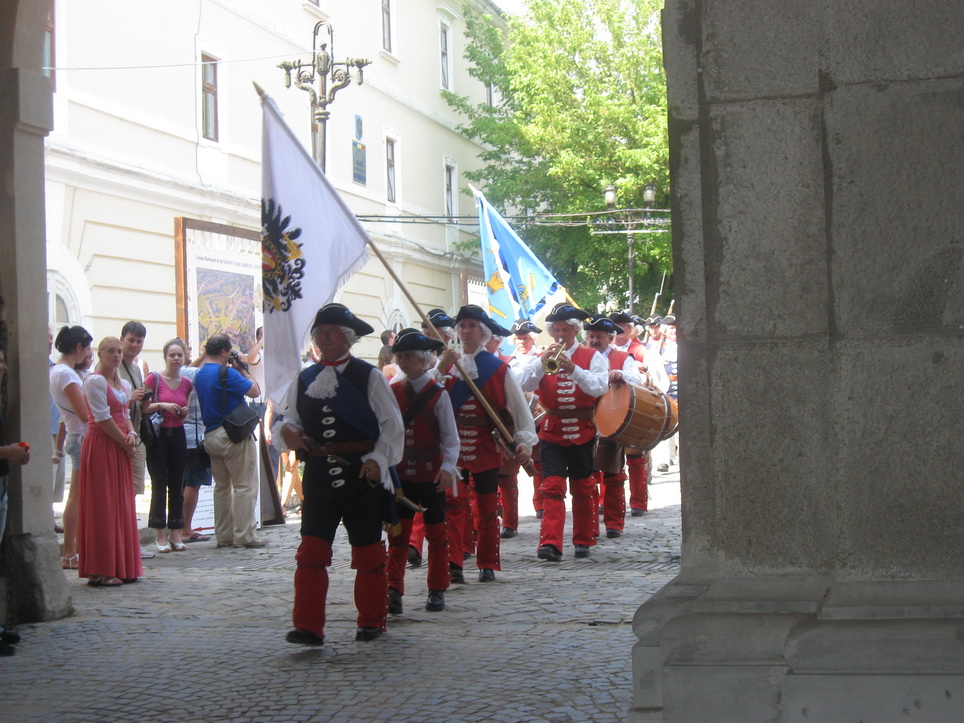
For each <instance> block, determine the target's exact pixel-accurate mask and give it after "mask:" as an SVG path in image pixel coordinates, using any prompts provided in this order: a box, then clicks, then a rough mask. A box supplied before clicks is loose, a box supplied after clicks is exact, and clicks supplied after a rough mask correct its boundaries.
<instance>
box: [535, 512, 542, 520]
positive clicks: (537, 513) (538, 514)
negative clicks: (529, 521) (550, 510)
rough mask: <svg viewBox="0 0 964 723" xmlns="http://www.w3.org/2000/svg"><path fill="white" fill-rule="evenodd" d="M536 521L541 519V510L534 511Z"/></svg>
mask: <svg viewBox="0 0 964 723" xmlns="http://www.w3.org/2000/svg"><path fill="white" fill-rule="evenodd" d="M536 519H537V520H541V519H542V510H536Z"/></svg>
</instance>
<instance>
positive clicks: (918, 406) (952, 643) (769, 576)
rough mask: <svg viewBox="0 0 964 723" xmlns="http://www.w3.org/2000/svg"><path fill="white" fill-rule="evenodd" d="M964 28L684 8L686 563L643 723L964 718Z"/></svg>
mask: <svg viewBox="0 0 964 723" xmlns="http://www.w3.org/2000/svg"><path fill="white" fill-rule="evenodd" d="M959 12H960V5H959V4H956V3H951V2H939V1H937V0H931V1H925V2H923V3H917V4H912V5H908V4H906V3H897V2H894V1H893V0H852V2H847V3H807V2H792V3H772V2H765V1H764V0H740V1H739V2H711V1H709V0H705V1H703V2H700V1H698V0H667V5H666V9H665V11H664V17H663V35H664V45H665V62H666V68H667V73H668V85H669V104H670V140H671V146H670V152H671V161H672V174H673V186H674V197H673V209H674V213H673V232H674V241H675V243H676V252H675V253H676V255H675V268H676V278H677V279H678V284H680V285H681V289H682V293H678V298H680V300H681V301H680V307H681V314H680V317H679V318H680V325H681V326H680V337H681V342H680V358H681V362H680V364H681V374H680V378H681V393H680V408H681V411H680V415H681V422H682V425H681V434H680V437H681V440H680V442H681V462H682V491H683V557H682V567H681V573H680V575H679V577H678V578H677V579H676V580H675V581H674V582H673V583H671V584H669V585H668V586H667V587H666V588H664V589H663V590H662V591H660V593H659V594H658V595H656V596H655V597H654V598H653V599H652V600H650V601H648V602H647V603H646V604H644V605H643V606H642V607H641V608H640V609H639V611H638V612H637V615H636V619H635V625H634V627H635V632H636V635H637V637H638V638H639V642H638V643H637V644H636V646H635V647H634V649H633V669H634V703H633V709H632V710H631V712H630V720H643V719H644V718H645V716H646V712H647V711H653V710H662V713H663V716H664V719H665V720H668V721H684V720H685V721H703V720H705V721H757V720H760V721H762V720H771V721H827V720H858V719H863V720H875V721H883V720H896V719H898V718H899V719H901V720H960V719H961V718H962V717H964V635H962V633H961V630H962V629H964V495H962V494H961V486H962V485H961V482H962V476H964V474H962V472H961V464H960V460H959V456H960V454H959V450H960V447H961V442H960V440H961V438H962V435H964V405H962V403H961V402H962V400H964V374H962V373H961V369H962V368H964V344H962V342H964V274H962V257H964V203H962V189H964V143H962V136H961V128H962V117H964V113H962V111H964V105H962V101H961V99H962V98H964V78H962V71H964V46H962V44H961V43H960V28H961V23H960V16H959Z"/></svg>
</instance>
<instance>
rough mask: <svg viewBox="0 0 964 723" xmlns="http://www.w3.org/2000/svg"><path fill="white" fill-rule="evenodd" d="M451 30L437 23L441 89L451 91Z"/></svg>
mask: <svg viewBox="0 0 964 723" xmlns="http://www.w3.org/2000/svg"><path fill="white" fill-rule="evenodd" d="M451 40H452V28H450V27H449V26H448V25H446V24H445V23H444V22H441V23H439V59H440V60H441V63H442V68H441V69H442V89H443V90H452V52H451Z"/></svg>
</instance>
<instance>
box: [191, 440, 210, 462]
mask: <svg viewBox="0 0 964 723" xmlns="http://www.w3.org/2000/svg"><path fill="white" fill-rule="evenodd" d="M194 459H195V460H196V461H197V463H198V464H199V465H201V467H202V469H211V455H209V454H208V451H207V450H206V449H204V440H203V439H202V440H200V441H199V442H198V443H197V444H196V446H195V447H194Z"/></svg>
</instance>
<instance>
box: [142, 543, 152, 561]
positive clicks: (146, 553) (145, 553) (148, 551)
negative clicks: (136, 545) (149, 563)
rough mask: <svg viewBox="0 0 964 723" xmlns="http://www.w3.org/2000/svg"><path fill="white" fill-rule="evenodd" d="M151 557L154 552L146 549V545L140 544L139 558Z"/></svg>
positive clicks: (148, 558)
mask: <svg viewBox="0 0 964 723" xmlns="http://www.w3.org/2000/svg"><path fill="white" fill-rule="evenodd" d="M152 557H155V555H154V553H153V552H151V551H150V550H148V549H147V548H146V547H144V546H143V545H142V546H141V559H142V560H150V559H151V558H152Z"/></svg>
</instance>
